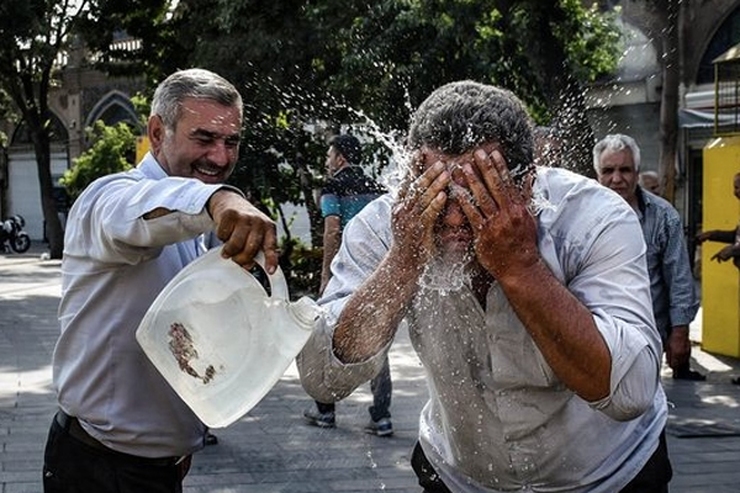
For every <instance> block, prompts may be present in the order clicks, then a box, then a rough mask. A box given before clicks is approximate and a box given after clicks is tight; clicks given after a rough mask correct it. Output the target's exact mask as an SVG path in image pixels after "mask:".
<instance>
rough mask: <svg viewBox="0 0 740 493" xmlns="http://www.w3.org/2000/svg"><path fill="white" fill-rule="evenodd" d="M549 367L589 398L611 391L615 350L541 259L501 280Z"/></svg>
mask: <svg viewBox="0 0 740 493" xmlns="http://www.w3.org/2000/svg"><path fill="white" fill-rule="evenodd" d="M498 281H499V283H500V284H501V287H502V289H503V290H504V292H505V293H506V297H507V298H508V300H509V303H510V304H511V306H512V308H513V309H514V311H515V312H516V314H517V316H518V317H519V319H520V320H521V321H522V323H523V324H524V326H525V327H526V328H527V331H528V332H529V334H530V335H531V336H532V339H533V340H534V341H535V343H536V344H537V347H538V348H539V349H540V351H541V352H542V354H543V356H544V357H545V359H546V360H547V362H548V364H549V365H550V367H551V368H552V369H553V371H554V372H555V374H556V375H558V377H559V378H560V379H561V380H562V381H563V383H564V384H565V385H566V386H567V387H568V388H570V389H571V390H573V391H574V392H576V393H577V394H578V395H580V396H581V397H582V398H583V399H585V400H586V401H596V400H598V399H602V398H604V397H606V396H607V395H608V394H609V389H610V378H611V354H610V352H609V349H608V347H607V345H606V342H605V341H604V339H603V338H602V336H601V334H600V332H599V331H598V329H597V328H596V324H595V322H594V320H593V316H592V314H591V312H590V311H589V310H588V309H587V308H586V307H585V306H584V305H583V304H582V303H581V302H580V301H579V300H578V299H577V298H576V297H575V296H574V295H573V294H572V293H570V291H568V289H567V288H566V287H565V286H563V285H562V284H561V283H560V282H559V281H558V280H557V279H556V278H555V277H554V276H553V275H552V273H551V272H550V270H549V269H548V268H547V266H546V265H545V264H544V263H543V262H542V261H541V260H540V261H538V262H536V263H534V264H532V265H531V266H529V267H527V268H526V269H524V270H522V271H521V272H517V273H516V275H511V276H507V277H506V278H502V279H498Z"/></svg>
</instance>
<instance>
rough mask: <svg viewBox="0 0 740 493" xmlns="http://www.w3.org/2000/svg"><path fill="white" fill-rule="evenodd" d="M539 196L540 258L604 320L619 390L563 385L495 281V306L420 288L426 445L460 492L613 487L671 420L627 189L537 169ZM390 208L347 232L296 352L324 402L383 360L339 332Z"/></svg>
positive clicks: (417, 320)
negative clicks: (308, 333)
mask: <svg viewBox="0 0 740 493" xmlns="http://www.w3.org/2000/svg"><path fill="white" fill-rule="evenodd" d="M534 193H535V200H534V207H535V208H536V215H537V222H538V245H539V250H540V253H541V256H542V258H543V260H544V261H545V262H546V263H547V265H548V266H549V268H550V269H551V271H552V272H553V274H554V275H555V276H556V277H557V278H558V279H559V280H560V281H561V282H562V283H563V284H564V285H566V286H567V287H568V289H569V290H570V291H571V292H572V293H573V294H574V295H575V296H576V297H577V298H578V299H579V300H581V302H582V303H583V304H584V305H585V306H586V307H588V309H589V310H590V311H591V313H592V314H593V318H594V321H595V323H596V325H597V327H598V330H599V331H600V333H601V335H602V336H603V338H604V341H605V342H606V344H607V345H608V347H609V350H610V352H611V356H612V368H611V387H610V393H609V395H608V396H607V397H605V398H604V399H602V400H601V401H598V402H586V401H584V400H583V399H581V398H580V397H578V396H577V395H576V394H575V393H573V392H572V391H571V390H569V389H568V388H566V387H565V385H564V384H563V383H562V382H561V381H560V380H559V379H558V377H557V376H556V375H555V374H554V373H553V371H552V370H551V368H550V367H549V366H548V364H547V362H546V361H545V359H544V357H543V356H542V354H541V353H540V351H539V349H538V348H537V346H536V345H535V343H534V341H533V340H532V338H531V337H530V336H529V334H528V332H527V331H526V329H525V328H524V326H523V325H522V323H521V322H520V321H519V319H518V318H517V316H516V314H515V313H514V311H513V309H512V307H511V306H510V305H509V303H508V301H507V299H506V297H505V296H504V293H503V291H502V290H501V288H500V287H499V286H498V285H497V284H496V283H495V282H494V284H493V285H492V286H491V288H490V290H489V292H488V294H487V300H486V309H485V310H484V309H483V308H482V307H481V305H480V304H479V303H478V302H477V300H476V297H475V295H474V293H473V292H472V290H471V289H470V287H469V286H468V285H467V284H463V286H462V287H460V288H459V289H456V290H448V291H440V290H432V289H425V288H423V287H420V290H419V292H418V293H417V295H416V297H415V299H414V301H413V302H412V306H411V309H410V312H409V314H408V315H407V318H406V321H407V322H408V327H409V334H410V339H411V341H412V344H413V346H414V348H415V350H416V352H417V354H418V355H419V357H420V359H421V361H422V362H423V364H424V368H425V371H426V373H427V382H428V385H429V401H428V402H427V404H426V405H425V407H424V409H423V410H422V413H421V418H420V429H419V441H420V443H421V445H422V447H423V449H424V452H425V454H426V455H427V457H428V458H429V460H430V461H431V463H432V464H433V466H434V467H435V469H436V470H437V472H438V473H439V474H440V476H441V477H442V479H443V480H444V482H445V483H446V484H447V485H448V486H449V488H450V489H451V490H452V491H455V492H462V493H473V492H475V493H479V492H480V493H483V492H486V493H488V492H495V491H510V490H517V491H531V492H555V491H557V492H590V493H596V492H599V493H613V492H615V491H619V490H620V489H621V488H622V487H624V486H625V485H626V484H627V483H628V482H629V481H630V480H631V479H632V478H633V477H634V476H636V475H637V474H638V472H639V471H640V470H641V469H642V467H643V466H644V465H645V464H646V462H647V461H648V459H649V458H650V456H651V455H652V453H653V452H654V451H655V450H656V448H657V446H658V440H659V436H660V434H661V432H662V430H663V429H664V427H665V423H666V419H667V407H666V398H665V394H664V392H663V390H662V387H661V386H660V384H659V369H660V355H661V353H662V347H661V341H660V336H659V335H658V332H657V330H656V329H655V325H654V320H653V316H652V310H651V306H650V292H649V280H648V278H647V269H646V264H645V245H644V242H643V240H642V236H641V232H640V226H639V223H638V219H637V216H636V214H635V213H634V212H633V211H632V209H631V208H629V206H628V205H627V204H626V202H624V201H623V200H622V199H621V198H620V197H619V196H618V195H616V194H614V193H612V192H610V191H608V190H607V189H605V188H603V187H601V186H600V185H598V184H597V183H596V182H594V181H593V180H588V179H586V178H583V177H581V176H578V175H575V174H573V173H570V172H568V171H565V170H562V169H552V168H542V169H540V170H539V171H538V176H537V179H536V182H535V190H534ZM392 206H393V200H392V198H391V197H390V196H389V195H385V196H383V197H381V198H380V199H378V200H376V201H374V202H372V203H371V204H369V205H368V206H367V207H366V208H365V209H363V211H362V212H360V214H359V215H358V216H356V217H355V219H353V220H352V221H351V222H350V224H349V225H348V227H347V229H346V230H345V237H344V241H343V243H342V247H341V249H340V251H339V253H338V256H337V260H335V263H334V265H333V273H334V276H333V277H332V280H331V281H330V283H329V285H328V286H327V289H326V291H325V293H324V296H323V298H322V299H321V300H320V302H319V303H320V304H321V305H323V306H324V308H325V309H326V310H327V312H326V316H325V318H324V319H323V320H322V323H321V324H320V326H319V328H318V329H317V330H316V331H315V332H314V334H313V335H312V338H311V339H310V340H309V343H308V345H307V346H306V348H305V349H304V351H303V353H302V354H301V355H299V358H298V360H297V362H298V366H299V369H300V370H301V379H302V383H303V385H304V387H305V388H306V390H307V391H308V392H309V393H310V394H311V395H312V396H313V397H314V398H318V399H322V398H323V399H332V398H333V400H337V399H338V398H342V397H343V396H344V395H347V394H348V393H349V392H351V389H353V388H355V387H357V386H359V385H360V384H362V383H363V382H365V381H367V380H368V378H371V377H372V375H373V374H374V372H376V371H377V369H378V368H379V365H381V364H382V360H383V357H384V352H381V353H380V354H378V355H375V356H373V357H372V358H370V359H369V360H368V361H365V362H362V363H355V364H348V365H345V364H343V363H342V362H340V361H339V360H338V359H337V358H336V357H335V356H334V353H333V350H332V347H331V345H332V342H331V338H332V333H333V327H334V325H335V324H336V321H337V319H338V317H339V314H340V312H341V310H342V307H343V306H344V304H345V302H346V301H347V299H348V298H349V297H350V296H351V294H352V293H353V292H354V290H355V289H356V288H357V287H358V286H359V285H360V284H361V283H362V282H363V280H364V279H365V278H367V276H368V275H369V274H370V273H371V272H372V271H373V270H374V269H375V267H376V266H377V265H378V264H379V263H380V261H381V260H382V258H383V257H384V256H385V254H386V253H387V251H388V249H389V246H390V244H391V241H392V236H391V231H390V218H391V209H392ZM387 349H388V348H387V347H386V348H385V350H384V351H387Z"/></svg>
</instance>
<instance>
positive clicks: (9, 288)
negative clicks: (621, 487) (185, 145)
mask: <svg viewBox="0 0 740 493" xmlns="http://www.w3.org/2000/svg"><path fill="white" fill-rule="evenodd" d="M38 247H39V245H34V249H32V251H31V252H29V253H28V254H25V255H17V254H6V255H2V254H0V444H1V445H0V493H19V492H23V493H37V492H40V491H41V473H40V470H41V463H42V454H43V445H44V442H45V438H46V432H47V430H48V425H49V421H50V419H51V416H52V415H53V413H54V409H55V404H54V396H53V393H52V390H51V386H50V380H51V368H50V355H51V351H52V349H53V345H54V341H55V339H56V334H57V331H58V327H57V322H56V308H57V303H58V299H59V293H60V285H59V281H60V275H59V262H58V261H52V260H45V261H44V260H40V259H39V253H40V250H39V248H38ZM700 329H701V328H700V326H698V330H697V326H696V325H695V326H694V327H692V337H696V338H700ZM694 352H695V365H694V366H695V367H700V368H702V369H704V370H705V371H707V372H709V378H708V380H707V382H702V383H693V382H682V381H678V382H677V381H673V380H672V379H670V378H669V377H668V375H669V373H668V372H665V371H664V378H663V382H664V385H665V388H666V391H667V393H668V395H669V400H670V401H671V403H672V408H671V411H670V413H671V416H670V419H671V422H672V423H676V424H677V425H678V424H684V425H686V424H688V425H691V426H692V427H693V429H694V434H696V429H697V427H698V426H702V427H703V428H698V429H699V433H700V434H701V433H704V434H707V435H713V436H706V437H695V436H694V437H679V436H677V435H679V434H680V433H679V432H680V431H681V430H682V429H681V428H675V429H676V430H678V431H677V432H676V433H674V434H669V435H668V443H669V450H670V454H671V460H672V462H673V466H674V470H675V475H674V480H673V482H672V483H671V492H672V493H688V492H692V493H702V492H707V493H709V492H711V493H729V492H737V491H740V467H739V465H740V410H739V409H738V407H739V405H740V387H737V386H734V385H731V384H730V383H729V380H730V377H732V376H736V375H740V361H738V360H736V359H734V358H725V357H716V356H712V355H710V354H707V353H703V352H702V351H701V350H700V348H699V347H698V346H697V347H696V348H695V350H694ZM391 365H392V373H393V383H394V391H393V406H392V412H393V423H394V428H395V430H396V433H395V435H394V436H393V437H392V438H378V437H374V436H371V435H367V434H365V433H363V431H362V427H363V425H364V424H365V422H366V420H367V418H368V415H367V411H366V408H367V405H368V403H369V402H370V401H371V394H370V391H369V388H368V386H367V385H366V386H364V387H362V388H361V389H358V391H357V392H355V393H354V394H353V395H352V396H351V397H350V398H348V399H347V400H345V401H343V402H342V403H340V404H339V405H338V409H337V412H338V418H337V419H338V428H337V429H335V430H321V429H318V428H313V427H309V426H306V425H304V423H303V421H302V418H301V414H302V411H303V409H305V408H306V407H309V406H311V405H312V401H311V400H310V399H309V398H308V397H307V396H306V395H305V393H304V392H303V390H302V389H301V387H300V384H299V382H298V379H297V373H296V370H295V367H294V366H292V367H291V368H289V370H288V371H287V372H286V374H285V375H284V377H283V378H282V379H281V381H280V382H279V383H278V384H277V385H276V386H275V388H274V389H273V390H272V391H271V392H270V393H269V394H268V395H267V396H266V397H265V398H264V399H263V401H262V402H261V403H260V404H259V405H258V406H257V407H255V408H254V409H253V410H252V411H251V412H250V413H249V414H248V415H247V416H245V417H244V418H243V419H241V420H240V421H238V422H237V423H235V424H233V425H231V426H230V427H228V428H226V429H222V430H215V433H216V435H217V436H218V437H219V441H220V443H219V444H218V445H216V446H212V447H207V448H206V449H205V450H203V451H202V452H199V453H198V454H197V455H196V457H195V459H194V463H193V469H192V471H191V473H190V475H189V476H188V478H187V480H186V482H185V492H186V493H196V492H197V493H201V492H202V493H206V492H207V493H232V492H233V493H241V492H249V493H278V492H281V493H283V492H284V493H318V492H347V493H349V492H352V493H365V492H368V493H369V492H380V491H384V492H418V491H419V488H418V487H416V481H415V478H414V474H413V472H412V471H411V468H410V466H409V455H410V451H411V448H412V446H413V444H414V442H415V437H416V432H417V424H418V415H419V410H420V409H421V406H422V404H423V402H424V400H425V396H426V386H425V382H424V378H423V373H422V370H421V367H420V364H419V362H418V360H417V359H416V356H415V355H414V353H413V350H412V349H411V346H410V344H409V342H408V339H407V337H406V335H405V334H403V333H399V337H398V340H397V341H396V343H395V344H394V346H393V350H392V353H391ZM672 429H674V428H672ZM683 431H684V432H686V433H687V434H689V435H691V434H692V430H691V428H687V429H685V430H683ZM721 434H724V436H721Z"/></svg>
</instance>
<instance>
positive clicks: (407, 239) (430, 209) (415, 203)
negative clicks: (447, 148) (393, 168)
mask: <svg viewBox="0 0 740 493" xmlns="http://www.w3.org/2000/svg"><path fill="white" fill-rule="evenodd" d="M422 159H423V156H422V153H421V152H420V153H419V154H418V155H417V156H416V157H415V159H414V172H412V173H409V174H408V175H407V176H406V178H405V179H404V182H403V183H402V184H401V187H400V189H399V191H398V199H397V201H396V205H395V206H394V208H393V218H392V225H391V227H392V230H393V242H394V245H393V246H394V248H395V249H396V251H397V252H398V253H400V254H401V255H404V257H405V258H406V261H407V262H408V264H407V265H409V267H414V268H416V269H418V270H420V269H421V268H423V267H424V265H425V264H426V263H427V262H428V261H429V260H430V259H431V258H432V257H433V256H434V255H435V252H436V249H435V245H434V224H435V222H436V221H437V218H438V217H439V215H440V213H441V212H442V210H443V209H444V207H445V203H446V202H447V193H446V192H445V190H446V189H447V187H448V185H449V184H450V174H449V173H448V172H447V170H446V168H445V165H444V164H443V163H442V162H439V161H437V162H435V163H434V164H432V165H431V166H429V167H428V168H427V169H426V170H423V171H422V169H421V168H422Z"/></svg>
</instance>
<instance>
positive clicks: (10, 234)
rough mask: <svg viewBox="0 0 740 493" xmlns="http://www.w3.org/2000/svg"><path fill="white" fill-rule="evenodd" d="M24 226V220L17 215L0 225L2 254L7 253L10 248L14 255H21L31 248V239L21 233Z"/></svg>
mask: <svg viewBox="0 0 740 493" xmlns="http://www.w3.org/2000/svg"><path fill="white" fill-rule="evenodd" d="M25 225H26V221H25V219H23V217H21V216H19V215H15V216H13V217H10V218H8V219H6V220H5V221H3V222H2V223H0V249H1V250H2V251H3V252H9V251H10V249H11V248H12V249H13V251H14V252H16V253H23V252H25V251H26V250H28V249H29V248H31V238H30V237H29V236H28V233H26V232H25V231H23V226H25ZM8 246H10V248H8Z"/></svg>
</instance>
